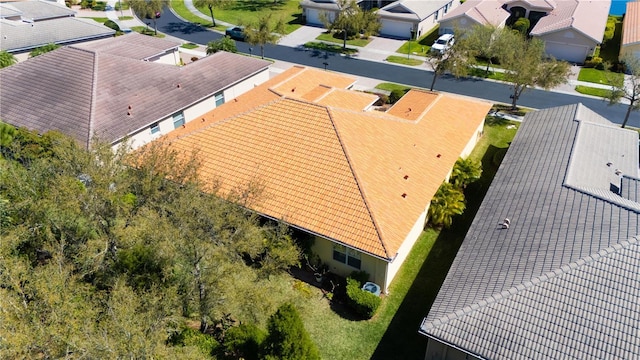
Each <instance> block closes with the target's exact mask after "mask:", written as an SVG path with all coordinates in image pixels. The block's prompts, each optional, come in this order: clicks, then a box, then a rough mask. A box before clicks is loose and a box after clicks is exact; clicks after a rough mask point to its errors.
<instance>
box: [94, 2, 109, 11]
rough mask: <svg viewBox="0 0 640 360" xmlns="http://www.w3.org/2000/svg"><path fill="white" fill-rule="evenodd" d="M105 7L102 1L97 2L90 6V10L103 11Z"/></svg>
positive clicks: (105, 4)
mask: <svg viewBox="0 0 640 360" xmlns="http://www.w3.org/2000/svg"><path fill="white" fill-rule="evenodd" d="M106 7H107V3H106V2H104V1H98V2H96V3H95V4H93V6H91V10H95V11H104V10H105V9H106Z"/></svg>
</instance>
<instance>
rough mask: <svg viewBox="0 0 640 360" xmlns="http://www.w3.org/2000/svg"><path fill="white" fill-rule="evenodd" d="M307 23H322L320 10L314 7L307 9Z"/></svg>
mask: <svg viewBox="0 0 640 360" xmlns="http://www.w3.org/2000/svg"><path fill="white" fill-rule="evenodd" d="M307 24H311V25H322V21H320V11H319V10H316V9H307Z"/></svg>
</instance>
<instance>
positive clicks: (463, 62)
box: [425, 41, 475, 91]
mask: <svg viewBox="0 0 640 360" xmlns="http://www.w3.org/2000/svg"><path fill="white" fill-rule="evenodd" d="M425 64H426V65H427V67H428V68H429V69H431V71H433V78H432V79H431V86H430V88H429V89H430V90H431V91H433V88H434V86H435V84H436V80H437V79H438V78H439V77H441V76H442V75H444V74H445V73H450V74H451V75H453V76H454V77H456V78H460V77H465V76H467V75H468V74H469V71H470V70H471V68H472V67H473V66H474V64H475V57H474V56H473V53H472V52H470V51H469V50H468V49H467V48H466V47H465V46H464V45H463V43H461V42H460V41H459V42H457V43H454V44H453V46H451V47H449V48H448V49H446V50H445V51H444V52H442V53H441V52H433V53H431V54H430V56H429V57H428V58H427V59H426V61H425Z"/></svg>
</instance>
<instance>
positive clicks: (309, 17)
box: [304, 7, 336, 26]
mask: <svg viewBox="0 0 640 360" xmlns="http://www.w3.org/2000/svg"><path fill="white" fill-rule="evenodd" d="M321 13H326V14H327V17H328V20H329V22H331V21H333V19H335V17H336V12H335V11H331V10H325V9H313V8H309V7H307V8H305V9H304V17H305V21H306V23H307V25H320V26H324V24H323V23H322V21H320V14H321Z"/></svg>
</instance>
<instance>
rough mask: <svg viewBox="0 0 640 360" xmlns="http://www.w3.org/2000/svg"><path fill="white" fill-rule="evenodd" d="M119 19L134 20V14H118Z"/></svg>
mask: <svg viewBox="0 0 640 360" xmlns="http://www.w3.org/2000/svg"><path fill="white" fill-rule="evenodd" d="M118 20H133V16H118Z"/></svg>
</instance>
